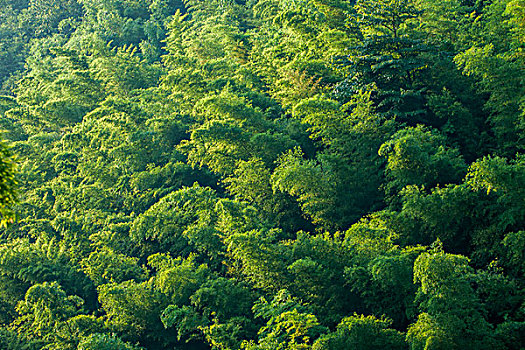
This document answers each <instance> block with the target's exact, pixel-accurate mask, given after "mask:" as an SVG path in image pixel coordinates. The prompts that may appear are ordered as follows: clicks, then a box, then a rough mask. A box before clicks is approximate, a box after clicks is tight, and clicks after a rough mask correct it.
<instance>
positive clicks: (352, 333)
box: [312, 315, 408, 350]
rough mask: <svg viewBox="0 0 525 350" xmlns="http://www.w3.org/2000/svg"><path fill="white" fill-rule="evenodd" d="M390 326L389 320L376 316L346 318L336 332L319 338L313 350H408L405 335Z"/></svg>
mask: <svg viewBox="0 0 525 350" xmlns="http://www.w3.org/2000/svg"><path fill="white" fill-rule="evenodd" d="M389 326H390V322H389V321H388V320H385V319H377V318H375V317H374V316H363V315H360V316H358V315H354V316H350V317H345V318H344V319H343V320H342V321H341V323H340V324H338V325H337V330H336V331H335V332H333V333H329V334H327V335H324V336H322V337H321V338H319V339H318V340H317V341H316V342H315V344H314V346H313V347H312V349H315V350H321V349H323V350H324V349H326V350H337V349H341V350H342V349H348V347H349V346H351V347H352V348H353V349H363V350H365V349H366V350H368V349H370V350H372V349H407V348H408V347H407V345H406V344H405V339H404V336H403V334H401V333H400V332H398V331H396V330H394V329H391V328H389Z"/></svg>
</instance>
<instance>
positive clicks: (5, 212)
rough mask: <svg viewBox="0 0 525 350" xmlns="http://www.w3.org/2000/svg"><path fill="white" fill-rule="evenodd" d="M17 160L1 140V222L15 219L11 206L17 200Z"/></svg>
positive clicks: (3, 223)
mask: <svg viewBox="0 0 525 350" xmlns="http://www.w3.org/2000/svg"><path fill="white" fill-rule="evenodd" d="M16 185H17V181H16V179H15V161H14V159H13V156H12V154H11V151H10V149H9V148H8V146H7V145H6V143H5V141H2V140H0V224H2V225H5V224H6V223H8V222H9V221H12V220H13V212H12V211H11V206H12V205H13V204H14V203H15V200H16Z"/></svg>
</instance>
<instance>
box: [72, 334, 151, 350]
mask: <svg viewBox="0 0 525 350" xmlns="http://www.w3.org/2000/svg"><path fill="white" fill-rule="evenodd" d="M77 349H78V350H138V349H141V348H140V347H138V346H133V345H130V344H129V343H125V342H123V341H122V340H121V339H119V338H118V337H115V336H108V335H105V334H92V335H90V336H89V337H86V338H84V339H82V340H81V341H80V343H79V344H78V348H77Z"/></svg>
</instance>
